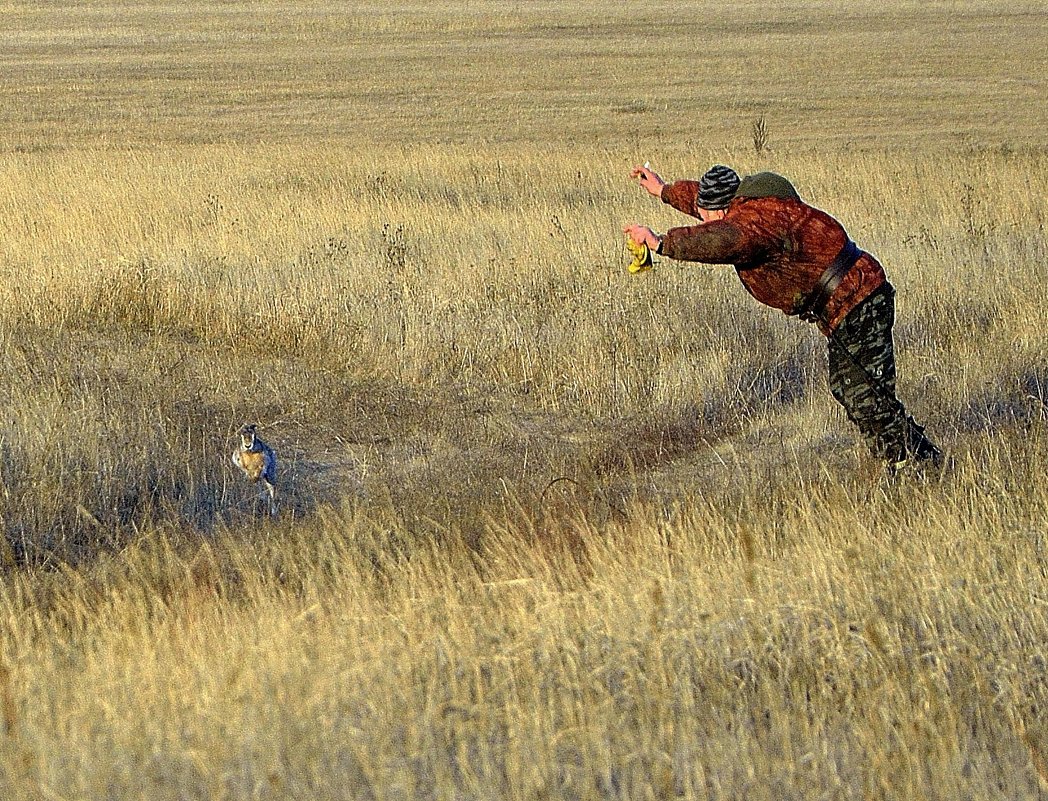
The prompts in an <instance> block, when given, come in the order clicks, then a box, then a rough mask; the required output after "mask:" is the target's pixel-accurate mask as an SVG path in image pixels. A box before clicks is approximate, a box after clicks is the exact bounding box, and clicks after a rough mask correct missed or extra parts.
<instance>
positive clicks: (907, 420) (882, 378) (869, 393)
mask: <svg viewBox="0 0 1048 801" xmlns="http://www.w3.org/2000/svg"><path fill="white" fill-rule="evenodd" d="M894 324H895V288H894V287H892V285H891V284H889V283H885V284H884V286H882V287H881V288H879V289H877V290H875V291H874V292H873V294H871V295H870V296H869V297H868V298H866V299H865V300H864V301H862V303H860V304H859V305H858V306H856V307H855V308H854V309H852V310H851V311H850V312H849V313H848V316H847V317H845V318H844V320H842V321H841V323H840V325H838V326H837V329H836V330H835V331H834V332H833V333H832V334H831V335H830V338H829V357H830V391H831V392H832V393H833V397H834V398H836V399H837V402H838V403H840V404H841V406H843V407H844V411H845V412H847V414H848V419H849V420H851V421H852V422H853V423H855V425H856V426H858V428H859V431H860V432H861V433H862V435H863V437H864V438H865V440H866V443H867V444H868V445H869V447H870V450H871V451H872V452H873V455H874V456H876V457H877V458H878V459H882V460H884V461H885V462H886V463H888V465H896V464H899V463H902V462H904V461H906V459H908V458H910V457H913V458H915V459H917V460H925V459H931V460H933V461H935V462H939V461H940V460H941V459H942V453H941V452H940V451H939V449H938V448H937V447H936V446H935V444H934V443H933V442H932V441H931V440H930V439H929V438H928V437H927V436H926V435H925V433H924V428H922V427H921V426H919V425H917V423H916V422H914V420H913V418H912V417H910V416H909V415H908V414H907V413H906V409H905V407H904V406H903V404H902V402H901V401H900V400H899V399H898V398H897V397H896V396H895V346H894V344H893V342H892V326H893V325H894Z"/></svg>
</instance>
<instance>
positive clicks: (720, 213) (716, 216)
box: [698, 206, 728, 223]
mask: <svg viewBox="0 0 1048 801" xmlns="http://www.w3.org/2000/svg"><path fill="white" fill-rule="evenodd" d="M698 212H699V219H700V220H702V221H703V222H704V223H706V222H712V221H713V220H723V219H724V215H725V214H727V213H728V212H727V210H726V209H704V208H702V207H701V206H699V207H698Z"/></svg>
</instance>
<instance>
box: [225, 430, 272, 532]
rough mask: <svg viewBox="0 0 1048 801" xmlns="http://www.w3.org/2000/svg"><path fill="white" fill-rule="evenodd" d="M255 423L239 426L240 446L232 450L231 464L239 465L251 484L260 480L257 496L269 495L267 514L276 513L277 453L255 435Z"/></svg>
mask: <svg viewBox="0 0 1048 801" xmlns="http://www.w3.org/2000/svg"><path fill="white" fill-rule="evenodd" d="M256 428H258V426H256V425H255V424H253V423H252V424H249V425H244V426H242V427H241V429H240V431H239V434H240V446H239V447H238V448H237V449H236V450H235V451H233V464H235V465H236V466H237V467H239V468H240V469H241V470H242V471H243V473H244V475H245V476H247V478H248V480H249V481H250V482H251V483H252V484H257V483H258V482H260V481H261V482H262V486H261V487H259V497H260V498H263V499H264V498H265V497H266V494H267V493H268V495H269V515H270V517H272V516H274V515H276V513H277V502H276V494H277V490H276V482H277V455H276V453H274V452H273V449H272V448H270V447H269V446H268V445H267V444H266V443H264V442H263V441H262V440H261V439H259V438H258V437H257V436H256V435H255V429H256Z"/></svg>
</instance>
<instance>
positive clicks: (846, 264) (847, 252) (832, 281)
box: [794, 239, 862, 323]
mask: <svg viewBox="0 0 1048 801" xmlns="http://www.w3.org/2000/svg"><path fill="white" fill-rule="evenodd" d="M861 255H862V251H861V250H859V248H858V247H857V246H856V245H855V243H854V242H852V241H851V240H850V239H849V240H848V242H847V243H846V244H845V245H844V247H843V248H841V252H840V253H838V254H837V257H836V258H835V259H834V260H833V263H832V264H831V265H830V266H829V267H827V268H826V269H825V270H824V271H823V273H822V275H820V276H819V280H818V281H816V282H815V288H814V289H813V290H812V291H811V292H810V293H809V294H808V296H807V297H806V298H805V299H804V301H803V302H802V303H801V306H800V308H799V309H798V310H797V311H796V312H794V314H796V315H797V316H798V317H800V318H801V319H802V320H805V321H807V322H809V323H817V322H819V320H821V319H822V314H823V312H824V311H826V303H827V302H828V301H829V299H830V298H831V297H832V296H833V293H834V292H836V291H837V287H839V286H840V285H841V281H842V280H844V276H846V275H847V274H848V271H849V270H851V268H852V267H854V266H855V262H857V261H858V260H859V257H860V256H861Z"/></svg>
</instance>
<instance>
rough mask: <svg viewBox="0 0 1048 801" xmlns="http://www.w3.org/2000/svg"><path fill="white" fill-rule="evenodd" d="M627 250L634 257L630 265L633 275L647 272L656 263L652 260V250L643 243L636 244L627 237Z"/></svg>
mask: <svg viewBox="0 0 1048 801" xmlns="http://www.w3.org/2000/svg"><path fill="white" fill-rule="evenodd" d="M626 249H627V250H629V252H630V253H631V254H632V256H633V261H631V262H630V265H629V270H630V272H631V273H643V272H647V271H648V270H650V269H651V266H652V265H653V264H654V263H655V262H654V261H653V260H652V258H651V249H650V248H649V247H648V246H647V245H645V244H644V243H643V242H634V241H633V240H632V239H630V238H629V237H626Z"/></svg>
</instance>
